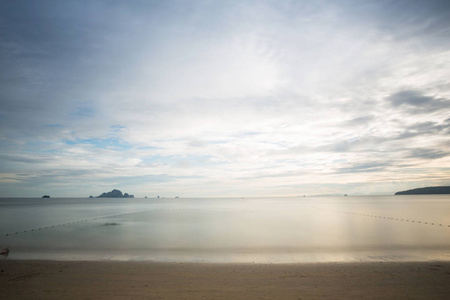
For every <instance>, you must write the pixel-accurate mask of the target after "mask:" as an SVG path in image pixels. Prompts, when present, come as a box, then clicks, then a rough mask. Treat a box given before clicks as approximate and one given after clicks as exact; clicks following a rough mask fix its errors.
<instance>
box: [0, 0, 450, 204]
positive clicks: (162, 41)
mask: <svg viewBox="0 0 450 300" xmlns="http://www.w3.org/2000/svg"><path fill="white" fill-rule="evenodd" d="M449 3H450V2H449V1H373V2H372V3H371V2H370V1H356V0H355V1H1V2H0V64H1V72H0V151H1V152H0V190H1V195H0V196H3V197H6V196H41V195H43V194H51V195H52V196H55V197H56V196H64V197H66V196H80V197H86V196H89V195H91V194H92V195H99V194H100V193H102V192H104V191H108V190H111V189H113V188H119V189H121V190H122V191H123V192H128V193H132V194H135V195H136V196H138V197H143V196H144V195H147V196H149V197H155V196H156V195H161V196H166V197H173V196H175V195H179V196H181V197H195V196H215V197H221V196H224V197H225V196H294V195H304V194H306V195H314V194H344V193H346V194H391V193H394V192H396V191H398V190H404V189H408V188H415V187H422V186H432V185H450V177H449V175H450V139H449V134H450V5H449Z"/></svg>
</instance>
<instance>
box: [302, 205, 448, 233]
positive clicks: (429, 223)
mask: <svg viewBox="0 0 450 300" xmlns="http://www.w3.org/2000/svg"><path fill="white" fill-rule="evenodd" d="M309 207H311V208H314V209H319V210H327V211H332V212H337V213H342V214H348V215H355V216H361V217H369V218H378V219H386V220H391V221H398V222H410V223H418V224H423V225H431V226H440V227H445V225H444V224H442V223H438V222H422V221H417V220H412V219H405V218H391V217H385V216H377V215H371V214H362V213H356V212H352V211H342V210H335V209H327V208H321V207H316V206H309ZM447 227H448V228H450V225H447Z"/></svg>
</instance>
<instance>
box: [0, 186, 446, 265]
mask: <svg viewBox="0 0 450 300" xmlns="http://www.w3.org/2000/svg"><path fill="white" fill-rule="evenodd" d="M5 247H8V248H9V249H10V255H9V257H8V258H7V259H55V260H141V261H146V260H148V261H191V262H249V263H251V262H258V263H269V262H272V263H284V262H330V261H386V260H390V261H424V260H425V261H431V260H447V261H448V260H450V195H422V196H359V197H298V198H245V199H241V198H223V199H219V198H202V199H194V198H188V199H183V198H179V199H167V198H166V199H150V198H149V199H136V198H135V199H108V198H94V199H92V198H91V199H90V198H85V199H83V198H50V199H41V198H39V199H37V198H36V199H32V198H3V199H0V248H5ZM0 259H1V257H0Z"/></svg>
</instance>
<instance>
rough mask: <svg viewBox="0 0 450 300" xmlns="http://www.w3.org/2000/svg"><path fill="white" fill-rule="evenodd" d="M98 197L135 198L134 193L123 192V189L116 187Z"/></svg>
mask: <svg viewBox="0 0 450 300" xmlns="http://www.w3.org/2000/svg"><path fill="white" fill-rule="evenodd" d="M96 198H134V195H129V194H128V193H125V194H122V192H121V191H119V190H116V189H114V190H112V191H111V192H106V193H103V194H101V195H100V196H97V197H96Z"/></svg>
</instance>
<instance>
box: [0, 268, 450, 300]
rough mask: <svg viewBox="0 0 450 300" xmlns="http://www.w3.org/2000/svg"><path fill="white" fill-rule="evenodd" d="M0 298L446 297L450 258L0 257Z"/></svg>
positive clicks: (448, 287) (448, 284) (449, 277)
mask: <svg viewBox="0 0 450 300" xmlns="http://www.w3.org/2000/svg"><path fill="white" fill-rule="evenodd" d="M0 295H1V298H2V299H448V296H449V295H450V262H415V263H406V262H363V263H306V264H204V263H155V262H92V261H86V262H83V261H81V262H80V261H29V260H28V261H27V260H10V259H3V260H0Z"/></svg>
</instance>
